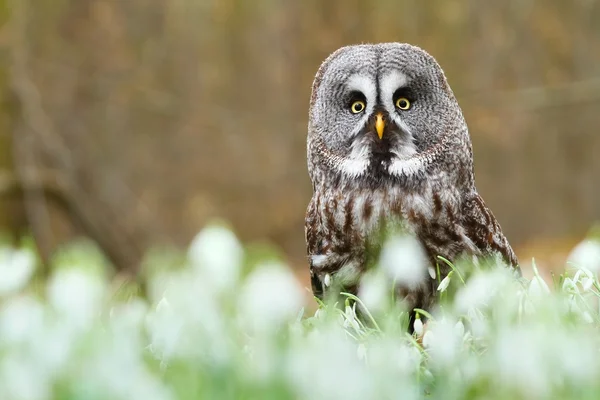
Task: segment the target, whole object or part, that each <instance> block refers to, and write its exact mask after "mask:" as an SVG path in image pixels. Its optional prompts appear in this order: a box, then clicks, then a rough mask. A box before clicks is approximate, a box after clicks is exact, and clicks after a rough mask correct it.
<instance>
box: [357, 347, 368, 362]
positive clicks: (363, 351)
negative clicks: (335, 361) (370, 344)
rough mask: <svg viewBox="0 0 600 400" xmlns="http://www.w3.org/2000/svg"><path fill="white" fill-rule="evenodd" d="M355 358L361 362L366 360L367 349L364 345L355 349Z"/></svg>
mask: <svg viewBox="0 0 600 400" xmlns="http://www.w3.org/2000/svg"><path fill="white" fill-rule="evenodd" d="M356 357H358V359H359V360H361V361H362V360H365V359H366V358H367V348H366V347H365V344H364V343H359V344H358V347H357V348H356Z"/></svg>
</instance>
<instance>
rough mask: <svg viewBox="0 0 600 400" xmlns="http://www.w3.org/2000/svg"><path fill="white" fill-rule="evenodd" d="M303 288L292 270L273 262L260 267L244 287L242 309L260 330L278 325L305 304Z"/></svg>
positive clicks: (245, 317)
mask: <svg viewBox="0 0 600 400" xmlns="http://www.w3.org/2000/svg"><path fill="white" fill-rule="evenodd" d="M302 303H303V291H302V289H301V288H300V285H299V283H298V281H297V280H296V278H295V277H294V275H293V274H292V272H291V271H290V270H289V269H287V268H286V267H285V266H283V265H279V264H275V263H272V264H271V263H270V264H264V265H262V266H259V267H257V269H256V270H254V271H253V272H252V273H251V274H250V276H249V277H248V279H247V280H246V282H245V284H244V286H243V287H242V290H241V293H240V297H239V310H240V314H241V315H242V316H243V318H244V320H245V321H246V322H249V323H250V324H254V326H255V328H257V329H269V328H274V327H276V326H277V325H279V324H281V323H283V322H285V321H286V320H289V319H290V318H292V317H294V316H295V315H296V314H297V313H298V310H300V308H301V307H302Z"/></svg>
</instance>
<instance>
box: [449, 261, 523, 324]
mask: <svg viewBox="0 0 600 400" xmlns="http://www.w3.org/2000/svg"><path fill="white" fill-rule="evenodd" d="M511 280H512V278H511V277H510V275H509V272H508V271H507V270H506V269H504V268H497V269H494V270H492V271H485V272H483V271H482V272H478V273H476V274H475V275H474V276H472V277H471V278H470V279H469V280H468V281H467V283H466V285H465V286H464V287H461V288H460V289H459V291H458V293H457V294H456V297H455V299H454V306H455V308H456V311H458V312H459V313H460V314H465V313H467V312H468V311H469V310H471V309H473V308H482V307H485V306H489V305H490V303H491V300H492V299H493V298H494V297H495V296H496V294H497V293H498V291H499V289H502V288H503V287H505V286H506V285H507V284H508V282H510V281H511Z"/></svg>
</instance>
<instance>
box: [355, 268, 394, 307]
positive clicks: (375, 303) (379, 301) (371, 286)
mask: <svg viewBox="0 0 600 400" xmlns="http://www.w3.org/2000/svg"><path fill="white" fill-rule="evenodd" d="M387 289H388V283H387V282H386V277H385V276H384V275H383V274H382V273H378V272H376V273H369V274H366V275H365V276H364V277H363V278H362V279H361V282H360V286H359V288H358V297H359V298H360V299H361V301H362V302H363V304H364V305H365V307H367V309H368V310H369V311H370V312H379V311H382V310H383V309H384V307H385V305H386V300H387V294H388V290H387Z"/></svg>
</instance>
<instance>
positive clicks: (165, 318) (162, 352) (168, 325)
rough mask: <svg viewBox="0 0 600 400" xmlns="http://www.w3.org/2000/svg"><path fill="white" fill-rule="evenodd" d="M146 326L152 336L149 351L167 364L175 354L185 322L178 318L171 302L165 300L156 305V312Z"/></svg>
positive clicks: (149, 316) (148, 317) (147, 320)
mask: <svg viewBox="0 0 600 400" xmlns="http://www.w3.org/2000/svg"><path fill="white" fill-rule="evenodd" d="M146 326H147V328H148V333H149V335H150V345H149V350H150V351H151V352H152V353H153V354H154V355H155V356H156V357H157V358H158V359H160V360H162V361H165V362H166V359H168V358H169V357H170V356H171V355H172V354H173V353H175V349H176V346H177V342H178V341H179V339H180V337H181V335H182V331H183V326H184V321H183V320H181V319H180V318H177V316H176V315H175V312H174V310H173V309H172V307H171V304H170V303H169V301H168V300H167V299H166V298H163V299H161V300H160V301H159V302H158V304H157V305H156V309H155V311H154V312H153V313H150V314H149V315H148V316H147V318H146Z"/></svg>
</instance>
